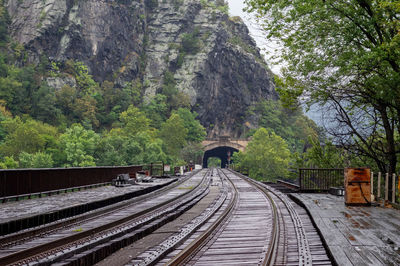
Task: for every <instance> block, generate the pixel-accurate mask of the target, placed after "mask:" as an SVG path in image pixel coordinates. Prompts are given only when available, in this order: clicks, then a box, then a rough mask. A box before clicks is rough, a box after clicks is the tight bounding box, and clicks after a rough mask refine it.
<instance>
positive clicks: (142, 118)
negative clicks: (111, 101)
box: [119, 105, 150, 135]
mask: <svg viewBox="0 0 400 266" xmlns="http://www.w3.org/2000/svg"><path fill="white" fill-rule="evenodd" d="M119 119H120V121H121V123H122V130H123V132H124V133H125V134H126V135H136V134H137V133H139V132H143V131H148V130H150V119H148V118H147V117H146V114H145V113H143V112H141V111H140V110H139V108H137V107H135V106H133V105H130V106H129V107H128V110H126V111H125V112H122V113H121V115H120V117H119Z"/></svg>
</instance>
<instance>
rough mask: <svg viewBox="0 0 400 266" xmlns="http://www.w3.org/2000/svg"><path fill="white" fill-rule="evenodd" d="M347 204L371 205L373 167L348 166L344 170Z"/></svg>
mask: <svg viewBox="0 0 400 266" xmlns="http://www.w3.org/2000/svg"><path fill="white" fill-rule="evenodd" d="M344 186H345V194H344V198H345V204H346V205H349V206H350V205H355V206H370V205H371V169H369V168H346V169H345V171H344Z"/></svg>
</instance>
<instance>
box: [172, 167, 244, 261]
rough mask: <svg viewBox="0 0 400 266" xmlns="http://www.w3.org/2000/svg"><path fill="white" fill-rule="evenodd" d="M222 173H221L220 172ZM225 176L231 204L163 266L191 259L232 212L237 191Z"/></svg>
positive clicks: (236, 198)
mask: <svg viewBox="0 0 400 266" xmlns="http://www.w3.org/2000/svg"><path fill="white" fill-rule="evenodd" d="M218 172H219V173H221V172H222V171H221V170H218ZM222 173H223V172H222ZM223 175H224V176H225V178H226V180H228V181H229V182H230V183H231V185H232V188H233V191H234V194H233V198H232V200H231V202H230V203H229V205H228V206H227V208H226V209H225V210H224V212H223V213H222V214H221V216H220V217H218V219H217V220H216V221H215V222H214V223H213V224H212V225H211V226H210V227H208V228H207V230H206V231H204V232H203V233H202V234H201V235H200V236H198V237H197V238H196V239H195V240H194V241H192V242H191V243H190V244H189V245H188V246H187V247H186V248H184V249H183V250H182V251H181V252H179V253H178V254H177V255H176V256H175V257H173V258H172V259H171V260H170V261H168V262H167V263H166V264H165V265H168V266H178V265H182V264H184V263H185V261H187V260H188V259H189V258H190V257H192V255H193V254H195V253H197V252H198V251H199V249H200V248H201V247H202V246H203V244H205V242H206V241H207V240H208V239H209V237H210V236H211V234H212V233H213V232H215V231H216V229H217V228H218V226H219V225H220V224H221V223H222V222H223V221H225V218H227V217H228V215H229V214H230V213H231V212H232V211H233V208H234V206H235V205H236V203H237V201H238V191H237V189H236V187H235V185H234V184H233V182H232V181H231V180H230V179H229V178H228V177H227V176H226V175H225V173H223Z"/></svg>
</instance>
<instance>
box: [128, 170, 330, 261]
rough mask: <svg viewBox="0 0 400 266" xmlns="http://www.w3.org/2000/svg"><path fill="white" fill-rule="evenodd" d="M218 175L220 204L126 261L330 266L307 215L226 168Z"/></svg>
mask: <svg viewBox="0 0 400 266" xmlns="http://www.w3.org/2000/svg"><path fill="white" fill-rule="evenodd" d="M214 171H215V170H214ZM218 174H219V178H220V179H221V180H222V184H223V185H224V188H225V190H224V191H225V195H226V196H225V197H223V200H224V203H221V202H219V201H216V202H215V203H214V204H213V205H212V206H210V208H209V209H210V210H214V211H213V212H212V215H209V217H208V218H207V219H203V223H201V224H200V223H198V224H197V227H194V226H193V227H192V231H191V232H188V229H187V228H186V229H185V230H184V231H185V234H183V233H182V232H183V231H182V232H181V233H180V234H176V235H175V236H172V237H170V239H168V240H166V241H164V242H163V243H162V244H160V245H158V246H156V247H153V248H151V249H150V250H148V251H146V252H144V253H143V254H141V255H139V256H138V257H137V258H134V259H133V260H132V261H131V262H130V263H128V265H155V264H157V265H246V264H247V265H332V262H331V260H330V259H329V257H328V255H327V253H326V250H325V248H324V246H323V244H322V242H321V239H320V237H319V235H318V233H317V232H316V230H315V228H314V227H313V225H312V223H311V220H310V218H309V217H308V216H307V214H306V212H305V211H304V210H303V209H302V208H301V207H299V206H298V205H296V204H295V203H294V202H292V201H291V200H290V199H289V198H288V197H287V196H286V195H284V194H282V193H280V192H279V191H276V190H274V189H273V188H271V187H268V186H266V185H264V184H262V183H260V182H256V181H254V180H252V179H249V178H247V177H245V176H241V175H238V174H236V173H234V172H231V171H228V170H219V173H218ZM209 212H210V213H211V211H209ZM202 216H206V215H203V214H201V215H200V216H199V217H202ZM183 235H185V236H183ZM174 241H175V243H174Z"/></svg>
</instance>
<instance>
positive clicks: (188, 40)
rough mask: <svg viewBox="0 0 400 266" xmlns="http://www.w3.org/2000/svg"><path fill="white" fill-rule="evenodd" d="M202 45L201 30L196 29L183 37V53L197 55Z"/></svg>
mask: <svg viewBox="0 0 400 266" xmlns="http://www.w3.org/2000/svg"><path fill="white" fill-rule="evenodd" d="M200 48H201V45H200V40H199V29H198V28H195V29H194V30H193V32H188V33H184V34H183V35H182V44H181V51H182V52H184V53H186V54H197V53H198V52H199V51H200Z"/></svg>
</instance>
